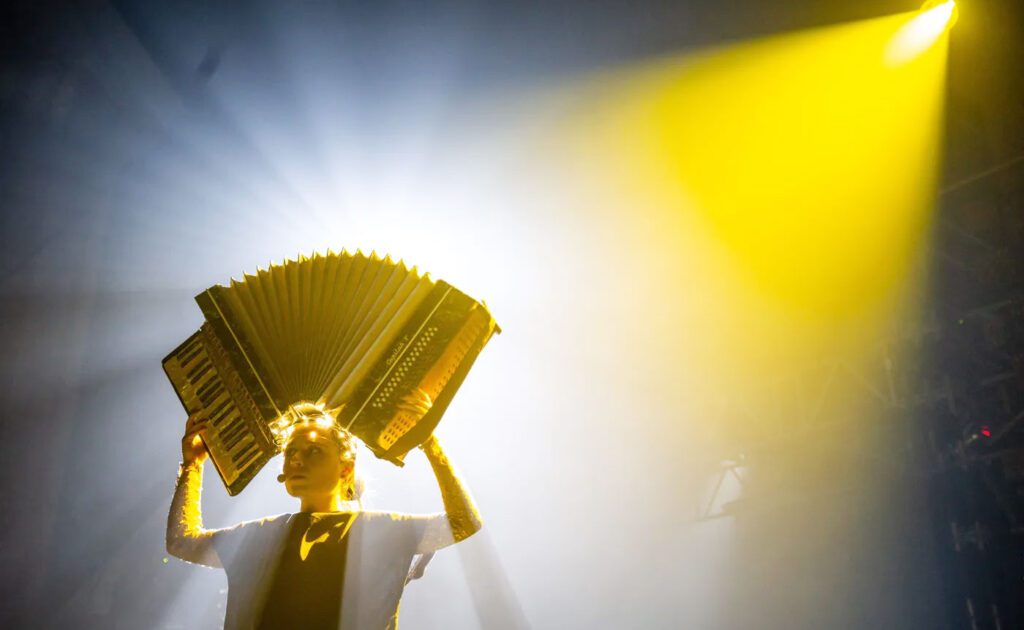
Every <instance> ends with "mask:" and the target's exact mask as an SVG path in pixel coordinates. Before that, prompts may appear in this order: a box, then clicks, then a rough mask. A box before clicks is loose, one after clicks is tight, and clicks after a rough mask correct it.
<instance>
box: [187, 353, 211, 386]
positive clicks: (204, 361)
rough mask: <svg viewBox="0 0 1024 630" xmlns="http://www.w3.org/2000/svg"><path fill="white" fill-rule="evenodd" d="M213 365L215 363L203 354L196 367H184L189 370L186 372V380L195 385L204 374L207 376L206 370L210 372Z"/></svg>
mask: <svg viewBox="0 0 1024 630" xmlns="http://www.w3.org/2000/svg"><path fill="white" fill-rule="evenodd" d="M212 365H213V362H212V361H210V357H209V356H207V355H205V354H203V355H202V357H201V358H200V359H199V360H198V361H196V362H195V364H194V365H189V366H188V367H186V366H184V365H183V366H182V369H186V370H188V371H187V372H185V378H187V379H188V381H189V382H190V383H195V382H196V381H198V380H199V379H201V378H202V377H203V374H205V373H206V370H208V369H209V368H210V367H211V366H212Z"/></svg>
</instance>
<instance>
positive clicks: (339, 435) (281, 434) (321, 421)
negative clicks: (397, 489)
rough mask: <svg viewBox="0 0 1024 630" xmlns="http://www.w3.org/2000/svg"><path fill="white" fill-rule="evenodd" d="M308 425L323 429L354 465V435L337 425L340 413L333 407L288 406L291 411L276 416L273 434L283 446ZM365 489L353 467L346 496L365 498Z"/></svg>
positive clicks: (301, 404) (301, 403)
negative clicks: (296, 432) (337, 413)
mask: <svg viewBox="0 0 1024 630" xmlns="http://www.w3.org/2000/svg"><path fill="white" fill-rule="evenodd" d="M306 428H310V429H313V428H315V429H316V430H318V431H321V432H322V433H323V435H325V436H327V437H328V438H330V440H331V441H332V442H334V443H335V444H336V445H337V446H338V450H339V451H340V452H341V456H342V457H343V458H345V459H346V460H348V461H350V462H352V464H353V465H355V461H356V439H355V436H353V435H352V434H351V433H349V432H348V430H347V429H345V428H344V427H342V426H340V425H339V424H338V419H337V416H336V415H335V412H334V411H333V410H330V409H327V408H326V407H324V406H323V405H321V404H317V403H312V402H300V403H296V404H294V405H291V406H290V407H288V411H286V412H285V413H284V414H283V415H282V416H281V417H280V418H278V419H277V421H276V422H275V423H274V435H275V437H276V438H277V442H278V446H279V447H280V448H282V449H283V448H284V447H285V445H287V444H288V441H289V440H290V439H291V437H292V436H293V435H294V434H295V431H296V430H298V429H306ZM364 489H365V484H364V483H363V480H362V479H361V478H358V477H356V476H355V469H353V471H352V484H351V486H349V488H348V497H347V498H348V499H349V500H356V501H358V500H359V499H360V498H361V497H362V495H363V490H364Z"/></svg>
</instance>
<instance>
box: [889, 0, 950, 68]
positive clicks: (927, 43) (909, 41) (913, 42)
mask: <svg viewBox="0 0 1024 630" xmlns="http://www.w3.org/2000/svg"><path fill="white" fill-rule="evenodd" d="M958 15H959V9H957V6H956V2H955V1H954V0H947V2H942V3H935V2H929V3H926V4H925V6H924V7H923V8H922V9H921V12H920V13H918V14H917V15H915V16H914V17H913V18H912V19H911V20H910V21H909V22H907V23H906V24H905V25H903V27H902V28H900V30H898V31H897V32H896V34H895V35H893V38H892V40H891V41H890V42H889V46H888V47H886V50H885V62H886V63H887V64H889V65H893V66H894V65H899V64H902V63H905V62H907V61H909V60H911V59H913V58H914V57H917V56H918V55H920V54H921V53H923V52H924V51H926V50H928V49H929V48H931V46H932V44H934V43H935V42H936V41H937V40H938V39H939V37H941V36H942V34H943V33H945V32H946V31H948V30H949V29H950V28H951V27H952V26H953V24H954V23H956V19H957V16H958Z"/></svg>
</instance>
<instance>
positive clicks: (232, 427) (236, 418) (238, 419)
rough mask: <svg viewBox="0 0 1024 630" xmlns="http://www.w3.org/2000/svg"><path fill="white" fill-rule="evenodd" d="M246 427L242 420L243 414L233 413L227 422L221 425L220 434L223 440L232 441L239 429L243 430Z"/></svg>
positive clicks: (225, 441)
mask: <svg viewBox="0 0 1024 630" xmlns="http://www.w3.org/2000/svg"><path fill="white" fill-rule="evenodd" d="M244 427H245V423H244V422H242V415H241V414H238V413H233V414H231V415H229V416H228V418H227V423H226V424H225V425H224V426H223V427H221V429H220V431H219V436H220V439H221V442H224V443H225V444H226V443H227V442H228V441H230V440H231V439H232V438H233V437H234V436H235V434H236V433H237V432H238V431H241V430H242V429H243V428H244Z"/></svg>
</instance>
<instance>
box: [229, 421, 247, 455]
mask: <svg viewBox="0 0 1024 630" xmlns="http://www.w3.org/2000/svg"><path fill="white" fill-rule="evenodd" d="M247 435H251V434H250V433H249V430H248V427H246V426H245V423H244V422H242V423H239V429H238V430H237V431H236V432H235V433H234V436H233V437H232V438H231V439H230V440H228V441H226V442H225V443H224V445H225V446H226V447H227V448H228V450H229V451H230V450H231V449H233V448H235V446H236V445H237V444H238V443H239V442H241V441H242V438H244V437H245V436H247Z"/></svg>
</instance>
